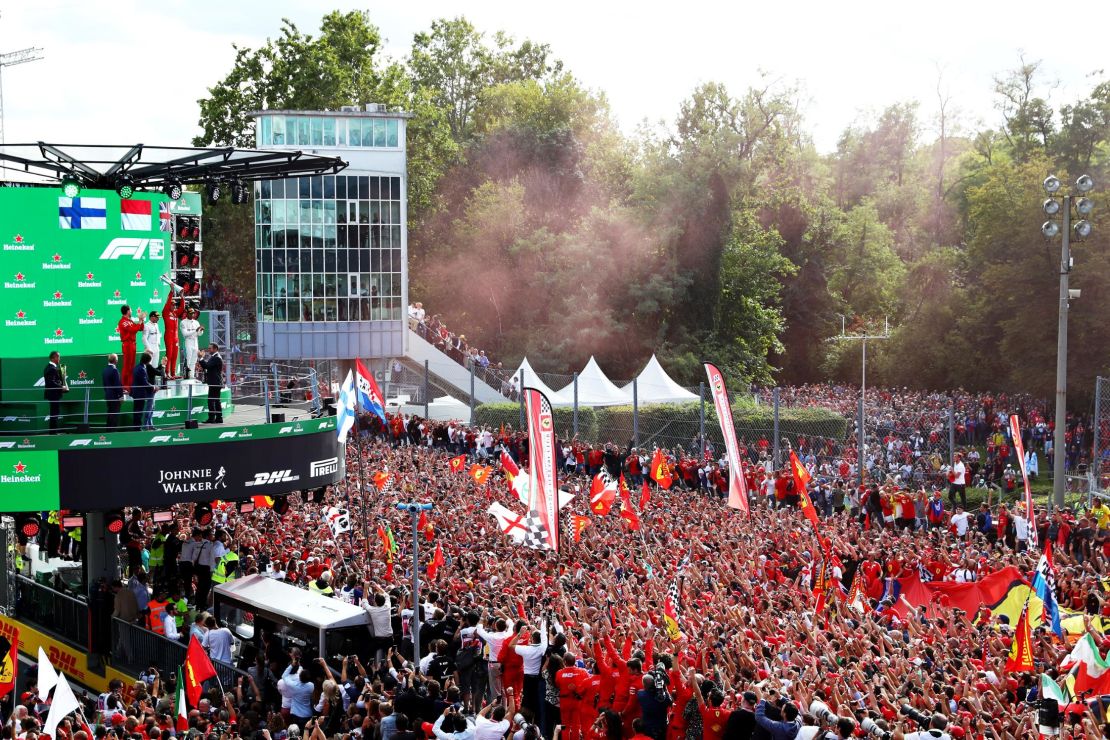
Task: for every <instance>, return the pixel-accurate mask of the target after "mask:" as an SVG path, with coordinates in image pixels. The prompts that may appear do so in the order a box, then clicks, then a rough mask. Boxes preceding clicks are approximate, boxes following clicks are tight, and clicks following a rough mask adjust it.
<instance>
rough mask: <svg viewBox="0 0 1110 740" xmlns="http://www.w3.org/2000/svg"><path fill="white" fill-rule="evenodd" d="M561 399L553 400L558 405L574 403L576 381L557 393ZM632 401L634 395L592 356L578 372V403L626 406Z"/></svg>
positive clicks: (581, 404)
mask: <svg viewBox="0 0 1110 740" xmlns="http://www.w3.org/2000/svg"><path fill="white" fill-rule="evenodd" d="M557 395H558V396H559V401H555V400H552V401H551V402H552V403H554V404H556V405H558V406H570V405H573V404H574V381H571V382H570V383H569V384H568V385H567V386H566V387H565V388H563V389H562V390H560V391H559V393H558V394H557ZM630 403H632V396H630V395H628V394H627V393H625V392H624V391H622V390H621V389H620V388H618V387H617V386H615V385H613V382H612V381H611V380H609V378H607V377H605V373H603V372H601V368H600V367H599V366H598V364H597V360H595V359H594V358H593V357H590V361H589V362H587V363H586V367H584V368H582V372H580V373H578V405H579V406H625V405H627V404H630Z"/></svg>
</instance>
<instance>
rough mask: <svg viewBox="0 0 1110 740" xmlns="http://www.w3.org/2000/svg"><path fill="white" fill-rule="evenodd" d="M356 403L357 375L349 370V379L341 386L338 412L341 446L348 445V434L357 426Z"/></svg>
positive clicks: (337, 427)
mask: <svg viewBox="0 0 1110 740" xmlns="http://www.w3.org/2000/svg"><path fill="white" fill-rule="evenodd" d="M356 402H357V396H356V391H355V375H354V373H353V372H351V371H350V370H348V371H347V378H346V379H345V380H344V381H343V385H341V386H339V408H338V409H337V412H336V423H335V426H336V429H337V430H338V431H339V442H340V444H347V432H349V431H351V427H353V426H354V425H355V417H356V414H355V403H356Z"/></svg>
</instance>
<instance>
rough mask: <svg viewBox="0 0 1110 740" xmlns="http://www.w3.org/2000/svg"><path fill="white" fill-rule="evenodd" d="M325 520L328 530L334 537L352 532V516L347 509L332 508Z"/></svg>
mask: <svg viewBox="0 0 1110 740" xmlns="http://www.w3.org/2000/svg"><path fill="white" fill-rule="evenodd" d="M324 518H325V519H326V520H327V522H328V528H329V529H331V535H332V537H338V536H339V535H341V534H343V533H344V532H350V531H351V516H350V513H349V512H348V511H347V510H346V509H339V508H336V507H335V506H332V507H331V508H329V509H328V512H327V515H326V516H325V517H324Z"/></svg>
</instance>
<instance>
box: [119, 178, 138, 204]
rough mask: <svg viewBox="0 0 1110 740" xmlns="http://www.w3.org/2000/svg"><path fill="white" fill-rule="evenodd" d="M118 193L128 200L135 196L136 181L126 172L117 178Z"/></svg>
mask: <svg viewBox="0 0 1110 740" xmlns="http://www.w3.org/2000/svg"><path fill="white" fill-rule="evenodd" d="M116 193H118V194H119V197H121V198H123V199H124V200H127V199H128V198H130V197H131V196H132V195H134V194H135V181H134V180H133V179H132V178H131V175H129V174H127V173H126V172H125V173H123V174H122V175H120V176H119V177H117V178H116Z"/></svg>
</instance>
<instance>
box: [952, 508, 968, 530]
mask: <svg viewBox="0 0 1110 740" xmlns="http://www.w3.org/2000/svg"><path fill="white" fill-rule="evenodd" d="M970 523H971V514H969V513H968V512H966V511H964V507H962V506H957V507H956V513H955V514H953V515H952V524H953V525H955V527H956V536H957V537H967V530H968V528H969V526H970Z"/></svg>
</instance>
